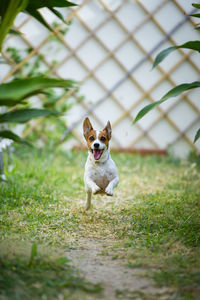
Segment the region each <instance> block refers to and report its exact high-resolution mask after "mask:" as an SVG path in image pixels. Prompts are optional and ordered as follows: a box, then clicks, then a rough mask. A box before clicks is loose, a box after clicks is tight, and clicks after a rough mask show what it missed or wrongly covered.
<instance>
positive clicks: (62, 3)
mask: <svg viewBox="0 0 200 300" xmlns="http://www.w3.org/2000/svg"><path fill="white" fill-rule="evenodd" d="M75 5H76V4H74V3H72V2H69V1H67V0H9V1H8V0H1V2H0V18H1V22H0V51H1V48H2V43H3V40H4V39H5V37H6V35H7V34H8V33H9V31H10V29H11V27H12V25H13V22H14V20H15V18H16V16H17V14H18V13H19V12H22V11H25V12H26V13H28V14H30V15H31V16H32V17H34V18H35V19H36V20H37V21H39V22H40V23H41V24H42V25H44V26H45V27H46V28H48V29H49V30H50V31H51V30H52V28H51V27H50V26H49V24H48V23H47V22H46V21H45V19H44V18H43V17H42V15H41V14H40V13H39V12H38V9H40V8H43V7H47V8H48V9H50V10H51V11H52V12H53V13H54V14H55V15H56V16H57V17H58V18H60V19H61V20H62V21H65V20H64V18H63V16H62V14H61V13H60V12H59V11H57V10H56V9H55V8H54V7H69V6H75Z"/></svg>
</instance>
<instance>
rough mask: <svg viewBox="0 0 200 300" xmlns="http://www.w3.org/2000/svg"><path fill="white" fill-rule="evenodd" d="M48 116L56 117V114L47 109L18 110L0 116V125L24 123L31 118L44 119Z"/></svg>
mask: <svg viewBox="0 0 200 300" xmlns="http://www.w3.org/2000/svg"><path fill="white" fill-rule="evenodd" d="M50 115H58V113H57V112H54V111H51V110H48V109H38V108H27V109H18V110H15V111H11V112H7V113H5V114H1V115H0V123H4V122H5V123H6V122H13V123H25V122H27V121H29V120H31V119H33V118H39V117H46V116H50Z"/></svg>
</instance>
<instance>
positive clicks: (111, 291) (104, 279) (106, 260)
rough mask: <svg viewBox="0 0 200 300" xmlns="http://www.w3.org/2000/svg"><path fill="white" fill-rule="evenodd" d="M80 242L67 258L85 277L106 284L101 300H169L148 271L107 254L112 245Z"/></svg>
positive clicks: (95, 241) (85, 239) (67, 253)
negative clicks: (130, 265)
mask: <svg viewBox="0 0 200 300" xmlns="http://www.w3.org/2000/svg"><path fill="white" fill-rule="evenodd" d="M78 243H79V244H78V247H75V248H72V249H70V250H69V251H67V252H66V255H67V257H68V258H69V259H70V260H71V264H73V265H74V266H75V267H76V268H77V269H79V270H80V272H81V273H82V275H83V276H84V278H86V279H87V280H88V281H90V282H92V283H101V284H102V286H103V294H102V297H101V299H105V300H111V299H138V300H139V299H167V298H166V296H167V290H166V289H163V288H162V289H160V288H157V287H155V286H154V285H153V281H151V280H149V279H147V278H145V276H144V275H145V273H146V272H147V271H148V270H145V269H141V268H129V267H126V266H125V261H123V260H122V259H118V258H114V257H113V255H112V253H110V254H109V252H110V251H108V253H107V249H109V248H110V246H111V245H112V242H110V243H109V242H108V241H106V240H100V239H94V238H81V239H80V240H79V241H78ZM105 253H106V255H105ZM90 299H91V298H90ZM93 299H97V298H96V296H94V298H93Z"/></svg>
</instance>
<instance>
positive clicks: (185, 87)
mask: <svg viewBox="0 0 200 300" xmlns="http://www.w3.org/2000/svg"><path fill="white" fill-rule="evenodd" d="M199 87H200V81H194V82H191V83H183V84H180V85H177V86H176V87H174V88H173V89H171V90H170V91H169V92H168V93H166V94H165V95H164V96H163V97H162V98H161V99H160V100H159V101H156V102H153V103H151V104H149V105H147V106H145V107H143V108H142V109H141V110H140V111H139V113H138V114H137V116H136V118H135V120H134V122H133V124H135V123H136V122H137V121H139V120H140V119H141V118H142V117H143V116H145V115H146V114H147V113H148V112H149V111H150V110H152V109H153V108H154V107H156V106H158V105H159V104H161V103H162V102H164V101H166V100H167V99H169V98H171V97H176V96H178V95H180V94H181V93H183V92H185V91H188V90H190V89H195V88H199Z"/></svg>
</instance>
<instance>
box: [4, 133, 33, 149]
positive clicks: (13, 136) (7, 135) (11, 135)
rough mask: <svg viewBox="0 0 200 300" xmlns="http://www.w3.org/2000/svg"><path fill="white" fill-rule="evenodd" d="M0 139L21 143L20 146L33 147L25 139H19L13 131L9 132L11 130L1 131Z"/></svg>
mask: <svg viewBox="0 0 200 300" xmlns="http://www.w3.org/2000/svg"><path fill="white" fill-rule="evenodd" d="M0 137H1V138H4V139H10V140H13V141H14V142H16V143H19V144H24V145H27V146H32V145H31V144H30V143H29V142H28V141H26V140H25V139H22V138H21V137H19V136H18V135H16V134H15V133H13V132H12V131H9V130H3V131H0Z"/></svg>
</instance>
